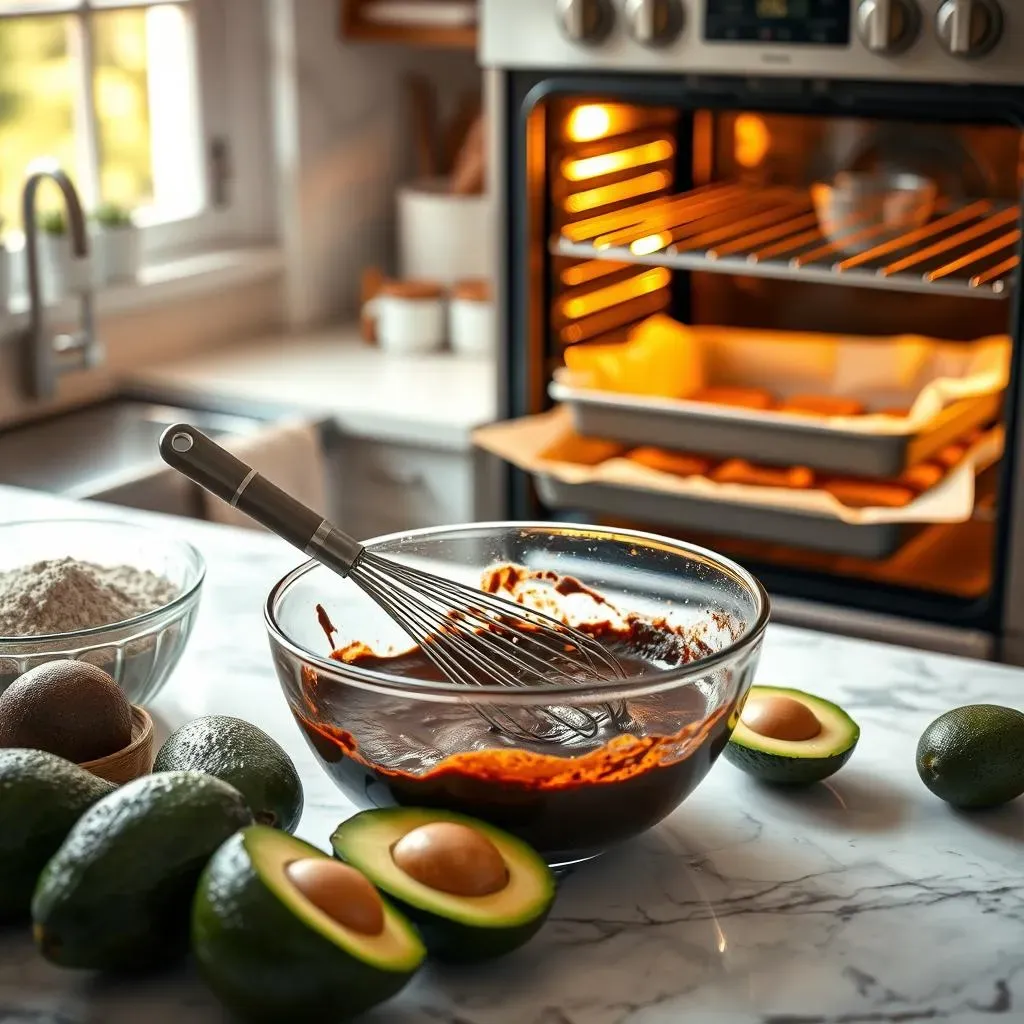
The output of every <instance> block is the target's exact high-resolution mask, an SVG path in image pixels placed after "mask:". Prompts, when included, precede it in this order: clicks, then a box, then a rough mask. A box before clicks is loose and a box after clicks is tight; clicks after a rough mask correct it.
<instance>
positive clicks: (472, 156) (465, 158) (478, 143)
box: [451, 114, 486, 195]
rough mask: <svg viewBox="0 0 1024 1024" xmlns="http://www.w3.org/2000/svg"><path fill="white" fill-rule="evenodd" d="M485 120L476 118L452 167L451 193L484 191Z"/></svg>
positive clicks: (462, 193) (479, 116) (467, 193)
mask: <svg viewBox="0 0 1024 1024" xmlns="http://www.w3.org/2000/svg"><path fill="white" fill-rule="evenodd" d="M485 169H486V167H485V162H484V118H483V114H478V115H477V116H476V118H474V120H473V123H472V125H470V128H469V131H468V132H467V133H466V138H465V140H464V141H463V143H462V147H461V149H460V150H459V153H458V155H457V156H456V158H455V164H454V166H453V167H452V175H451V191H452V192H453V193H454V194H455V195H472V194H474V193H479V192H483V190H484V172H485Z"/></svg>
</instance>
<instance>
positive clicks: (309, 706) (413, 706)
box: [292, 566, 739, 863]
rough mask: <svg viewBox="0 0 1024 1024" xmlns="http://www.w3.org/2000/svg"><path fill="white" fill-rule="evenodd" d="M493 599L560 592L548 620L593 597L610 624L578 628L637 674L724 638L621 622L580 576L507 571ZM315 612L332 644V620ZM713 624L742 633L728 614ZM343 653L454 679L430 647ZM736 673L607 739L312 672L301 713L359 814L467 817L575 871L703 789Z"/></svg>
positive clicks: (676, 694)
mask: <svg viewBox="0 0 1024 1024" xmlns="http://www.w3.org/2000/svg"><path fill="white" fill-rule="evenodd" d="M538 587H541V588H542V590H541V591H538V589H537V588H538ZM483 589H485V590H488V591H489V592H492V593H502V594H503V595H504V596H509V595H512V596H516V597H518V599H520V600H524V601H525V603H527V604H530V605H533V606H537V605H538V603H539V602H538V600H537V598H538V593H542V594H544V595H548V596H544V597H542V598H541V600H543V602H544V608H545V610H546V611H548V612H551V611H552V607H553V606H552V604H551V603H550V594H552V593H554V594H556V595H559V596H560V597H563V598H564V597H566V596H569V595H573V594H582V595H585V596H586V597H587V598H589V600H590V601H591V602H592V607H600V608H602V609H604V610H605V611H607V613H608V614H607V615H602V616H598V617H596V618H592V619H591V620H589V621H573V622H572V624H573V625H574V626H575V627H576V628H578V629H582V630H584V631H586V632H587V633H589V634H590V635H591V636H593V637H595V639H597V640H599V642H600V643H601V644H602V645H604V646H605V647H606V649H607V650H608V651H609V652H610V653H612V654H613V655H614V656H615V657H616V658H617V659H618V661H619V662H620V664H622V666H623V668H624V669H625V670H626V673H627V675H629V676H631V677H633V676H643V675H649V674H652V673H654V672H658V671H663V670H665V669H667V668H672V667H675V666H678V665H682V664H686V663H688V662H690V661H693V660H695V659H697V658H699V657H703V656H705V655H707V654H708V653H710V652H711V650H712V649H713V647H712V645H711V643H709V637H710V634H711V632H712V630H709V629H706V628H688V629H687V628H681V627H679V626H675V625H672V624H670V623H668V622H667V621H665V620H664V619H648V618H643V617H641V616H639V615H635V614H623V613H621V612H619V611H618V610H617V609H615V608H614V606H612V605H610V604H609V603H608V602H607V600H606V599H605V598H604V597H603V596H602V595H600V594H597V593H595V592H594V591H592V590H590V589H589V588H587V587H585V586H583V584H581V583H579V582H578V581H576V580H573V579H572V578H571V577H559V576H557V575H556V574H554V573H537V572H529V571H527V570H523V569H520V568H519V567H516V566H502V567H500V568H498V569H495V570H492V571H491V572H489V573H488V574H487V576H486V577H485V579H484V581H483ZM531 592H532V593H531ZM317 614H318V616H319V620H320V623H321V625H322V626H323V628H324V630H325V632H326V633H327V635H328V637H329V638H333V636H334V633H335V630H334V627H333V625H332V624H331V622H330V618H329V617H328V615H327V613H326V611H325V610H324V609H322V608H318V609H317ZM711 625H712V627H713V628H716V629H717V630H719V631H721V630H723V629H725V630H726V632H727V633H729V632H730V630H729V626H728V624H727V623H725V622H724V621H723V620H722V619H721V617H719V618H717V619H714V621H713V622H712V623H711ZM331 657H332V658H334V659H335V660H337V661H340V662H343V663H345V664H348V665H353V666H357V667H360V668H366V669H374V670H378V671H384V672H388V673H390V674H392V675H398V676H404V677H407V678H409V679H410V680H422V681H442V680H443V679H444V677H443V675H442V674H441V673H440V672H439V671H438V669H437V668H436V667H435V666H434V665H433V663H432V662H431V661H430V660H429V659H428V658H427V657H426V656H425V655H424V653H423V652H422V650H420V649H418V648H414V649H412V650H409V651H405V652H399V653H394V654H380V653H378V652H375V651H374V650H372V649H371V648H370V647H368V646H367V645H365V644H363V643H358V642H356V643H352V644H349V645H347V646H346V647H343V648H340V649H336V650H334V651H333V652H332V654H331ZM734 675H735V674H734V672H733V671H728V670H719V671H717V672H713V673H710V674H709V675H708V676H707V677H706V678H704V679H702V680H700V681H699V682H697V683H695V684H690V685H684V686H679V687H676V688H675V689H673V690H669V691H668V692H666V693H660V694H653V695H650V696H646V697H640V698H637V699H635V700H630V702H629V704H628V717H627V720H626V721H625V723H624V724H623V723H621V722H620V723H615V722H612V721H611V720H610V719H605V720H603V721H602V730H601V733H600V734H599V735H598V736H597V737H596V738H593V739H590V740H584V739H571V740H568V741H566V742H564V743H559V744H555V743H551V742H547V743H537V744H530V743H525V742H522V741H517V740H514V739H512V738H510V737H507V736H504V735H503V734H501V733H498V732H496V731H494V730H492V729H491V728H490V727H489V726H488V725H487V723H486V722H485V721H483V719H481V718H480V716H479V715H477V714H476V713H475V712H474V711H473V709H472V708H471V707H468V706H463V705H448V704H437V703H431V702H427V701H417V700H404V699H402V698H397V697H387V696H382V695H379V694H376V693H374V692H372V691H368V690H363V689H360V688H357V687H350V686H342V685H339V684H337V683H334V682H331V681H328V680H325V681H324V683H323V685H321V684H320V682H319V680H318V678H317V675H316V672H315V670H313V669H311V668H306V669H304V670H303V687H302V694H301V697H302V699H301V704H300V706H293V708H292V710H293V713H294V714H295V717H296V719H297V721H298V722H299V725H300V726H301V727H302V729H303V731H304V732H305V735H306V737H307V739H308V740H309V743H310V745H311V746H312V748H313V750H314V751H315V752H316V754H317V756H318V758H319V759H320V761H321V762H322V763H323V765H324V767H325V769H326V770H327V771H328V773H329V774H330V775H331V776H332V777H333V778H334V779H335V780H336V781H337V783H338V784H339V786H340V787H341V789H342V790H343V791H344V792H345V793H346V795H347V796H348V797H349V798H350V799H351V800H352V801H353V802H354V803H355V804H356V805H357V806H359V807H370V806H378V807H379V806H391V805H394V804H402V805H409V806H418V807H439V808H446V809H450V810H456V811H461V812H463V813H465V814H471V815H474V816H476V817H480V818H483V819H485V820H487V821H490V822H492V823H494V824H495V825H498V826H500V827H502V828H505V829H507V830H509V831H510V832H513V833H514V834H516V835H518V836H520V837H521V838H522V839H524V840H525V841H526V842H528V843H530V844H531V845H532V846H534V847H535V848H536V849H538V850H539V851H540V852H541V853H542V854H543V855H545V856H546V857H547V858H548V860H549V861H550V862H551V863H571V862H573V861H576V860H581V859H584V858H586V857H588V856H592V855H593V854H595V853H598V852H600V851H602V850H604V849H605V848H607V847H608V846H610V845H612V844H614V843H617V842H620V841H622V840H624V839H628V838H629V837H631V836H634V835H637V834H639V833H641V832H643V831H645V830H647V829H648V828H650V827H651V826H652V825H654V824H656V823H657V822H658V821H660V820H661V819H662V818H664V817H665V816H666V815H667V814H668V813H669V812H670V811H672V810H673V809H674V808H675V807H676V806H677V805H678V804H679V802H680V801H681V800H682V799H683V798H684V797H686V796H687V795H688V794H689V793H690V792H691V790H692V789H693V788H694V787H695V786H696V785H697V783H698V782H699V781H700V780H701V779H702V778H703V777H704V775H705V774H706V772H707V770H708V769H709V768H710V766H711V764H712V762H713V761H714V759H715V758H716V757H717V755H718V754H719V752H720V751H721V749H722V748H723V747H724V746H725V743H726V742H727V741H728V738H729V732H730V731H731V720H732V716H733V713H734V711H735V708H736V700H737V694H736V693H735V691H736V690H737V689H739V687H738V686H737V683H736V680H735V678H734ZM335 723H341V724H342V725H343V726H344V727H341V726H339V725H338V724H335Z"/></svg>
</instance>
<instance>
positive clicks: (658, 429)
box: [549, 380, 1002, 529]
mask: <svg viewBox="0 0 1024 1024" xmlns="http://www.w3.org/2000/svg"><path fill="white" fill-rule="evenodd" d="M549 393H550V395H551V397H552V398H553V399H554V400H555V401H556V402H560V403H561V404H562V405H564V406H566V407H567V408H568V409H569V410H570V413H571V415H572V422H573V429H574V430H575V431H576V433H578V434H581V435H582V436H584V437H599V438H603V439H605V440H608V441H620V442H622V443H624V444H633V445H656V446H657V447H659V448H670V449H674V450H676V451H685V452H699V453H700V454H702V455H713V456H717V457H720V458H742V459H748V460H749V461H751V462H760V463H764V464H767V465H780V466H808V467H809V468H811V469H817V470H823V471H826V472H830V473H836V474H840V475H843V476H866V477H895V476H899V475H900V473H902V472H903V471H904V470H905V469H906V468H907V467H908V466H912V465H914V464H916V463H918V462H924V461H925V460H926V459H928V458H930V457H931V456H932V455H934V454H935V453H936V452H937V451H939V450H940V449H941V448H943V447H945V446H946V445H947V444H950V443H951V442H953V441H955V440H957V439H958V438H960V437H962V436H963V435H964V434H966V433H968V432H969V431H971V430H973V429H974V428H975V427H980V426H982V425H983V424H985V423H987V422H989V421H990V420H991V419H992V418H993V417H994V416H996V415H997V413H998V412H999V408H1000V403H1001V400H1002V399H1001V396H1000V395H998V394H994V395H982V396H980V397H978V398H966V399H962V400H961V401H959V402H955V403H953V404H952V405H950V406H948V407H947V408H946V409H945V410H944V411H943V412H942V414H941V415H940V416H938V417H936V419H935V420H933V421H932V423H931V424H930V425H929V427H928V429H927V430H926V431H923V432H921V433H917V434H864V433H858V432H854V431H849V430H840V429H836V428H834V427H830V426H829V425H828V422H827V421H826V420H820V419H819V420H816V419H811V418H809V417H801V416H792V415H787V414H785V413H778V412H758V411H753V410H749V409H741V408H736V407H731V406H724V405H711V404H707V403H703V402H684V401H680V400H676V399H653V398H636V397H634V396H630V395H616V394H608V393H605V392H600V391H585V390H581V389H576V388H571V387H569V386H568V385H566V384H564V383H561V382H559V381H557V380H556V381H553V382H552V383H551V385H550V389H549ZM717 507H718V506H716V508H717ZM858 529H860V528H859V527H858Z"/></svg>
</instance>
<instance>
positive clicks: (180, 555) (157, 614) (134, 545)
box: [0, 519, 206, 704]
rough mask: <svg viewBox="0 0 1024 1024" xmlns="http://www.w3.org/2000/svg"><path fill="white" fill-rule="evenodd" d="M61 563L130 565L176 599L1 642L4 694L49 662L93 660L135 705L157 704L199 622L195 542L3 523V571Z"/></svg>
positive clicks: (53, 524) (99, 524) (65, 524)
mask: <svg viewBox="0 0 1024 1024" xmlns="http://www.w3.org/2000/svg"><path fill="white" fill-rule="evenodd" d="M56 558H75V559H78V560H79V561H83V562H96V563H98V564H99V565H109V566H117V565H130V566H132V567H133V568H136V569H148V570H149V571H150V572H153V573H156V574H157V575H158V576H163V577H165V578H166V579H168V580H170V581H171V583H173V584H175V585H176V586H177V587H178V595H177V597H175V598H174V599H173V600H171V601H169V602H168V603H167V604H164V605H162V606H161V607H159V608H156V609H155V610H153V611H151V612H146V613H145V614H144V615H138V616H136V617H135V618H133V619H128V620H126V621H124V622H115V623H112V624H110V625H107V626H98V627H96V628H94V629H81V630H77V631H75V632H67V633H53V634H49V635H47V636H25V637H4V636H0V691H3V690H4V689H6V687H7V686H9V685H10V684H11V683H12V682H13V681H14V680H15V679H17V677H18V676H19V675H21V674H22V673H23V672H27V671H28V670H29V669H30V668H35V667H36V666H37V665H42V664H44V663H45V662H48V661H60V660H64V659H74V660H76V661H89V662H92V663H93V664H94V665H98V666H99V667H100V668H102V669H104V670H105V671H106V672H109V673H110V675H112V676H113V677H114V679H115V680H116V681H117V683H118V685H119V686H120V687H121V689H122V690H123V691H124V693H125V696H126V697H127V698H128V700H130V701H131V702H132V703H133V704H145V703H147V702H149V701H151V700H152V699H153V698H154V697H155V696H156V695H157V693H158V692H159V691H160V689H161V688H162V687H163V685H164V683H165V682H166V681H167V677H168V676H169V675H170V674H171V671H172V670H173V669H174V667H175V665H177V664H178V659H179V658H180V657H181V653H182V651H184V649H185V644H186V643H187V642H188V638H189V636H190V635H191V633H192V627H193V625H194V624H195V618H196V611H197V609H198V607H199V595H200V591H201V589H202V584H203V577H204V575H205V572H206V567H205V564H204V562H203V558H202V555H200V554H199V552H198V551H196V549H195V548H194V547H192V545H191V544H188V543H186V542H185V541H183V540H180V539H178V538H176V537H173V536H171V535H169V534H167V533H164V532H162V531H159V530H154V529H152V528H150V527H145V526H137V525H135V524H133V523H125V522H115V521H113V520H104V519H39V520H35V521H32V522H19V523H3V524H0V572H7V571H10V570H12V569H17V568H20V567H21V566H25V565H32V564H33V563H35V562H41V561H48V560H50V559H56Z"/></svg>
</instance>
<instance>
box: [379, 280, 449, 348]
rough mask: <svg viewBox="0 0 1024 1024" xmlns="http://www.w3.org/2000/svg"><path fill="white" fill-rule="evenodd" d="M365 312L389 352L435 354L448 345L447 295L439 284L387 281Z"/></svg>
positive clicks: (433, 282)
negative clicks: (446, 331) (446, 340)
mask: <svg viewBox="0 0 1024 1024" xmlns="http://www.w3.org/2000/svg"><path fill="white" fill-rule="evenodd" d="M365 311H366V312H368V313H369V315H370V319H371V320H373V323H374V334H375V336H376V338H377V344H378V345H380V347H381V348H382V349H383V350H384V351H385V352H396V353H406V354H408V353H413V352H434V351H436V350H437V349H439V348H440V347H441V346H442V345H443V344H444V328H445V323H444V292H443V289H442V288H441V285H440V284H438V283H437V282H436V281H385V282H384V284H382V285H381V287H380V290H379V291H378V292H377V294H376V295H374V297H373V298H372V299H370V301H369V302H368V303H367V304H366V307H365Z"/></svg>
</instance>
